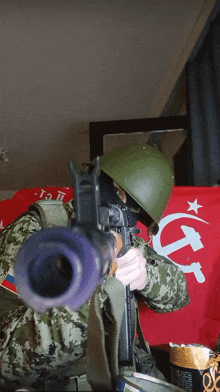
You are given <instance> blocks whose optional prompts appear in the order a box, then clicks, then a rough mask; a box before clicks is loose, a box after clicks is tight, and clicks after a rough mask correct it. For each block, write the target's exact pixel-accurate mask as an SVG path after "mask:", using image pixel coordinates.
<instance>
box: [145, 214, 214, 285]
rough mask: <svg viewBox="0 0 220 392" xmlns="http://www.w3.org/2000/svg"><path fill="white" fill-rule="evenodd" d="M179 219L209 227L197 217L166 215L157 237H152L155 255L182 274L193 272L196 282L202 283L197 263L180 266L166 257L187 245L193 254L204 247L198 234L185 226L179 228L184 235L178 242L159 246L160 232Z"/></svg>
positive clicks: (199, 267) (201, 273)
mask: <svg viewBox="0 0 220 392" xmlns="http://www.w3.org/2000/svg"><path fill="white" fill-rule="evenodd" d="M179 218H190V219H195V220H199V221H200V222H203V223H206V224H207V225H209V223H208V222H206V221H204V220H203V219H200V218H198V217H197V216H194V215H190V214H181V213H175V214H170V215H167V216H166V217H165V218H163V219H162V220H161V222H160V226H159V231H158V233H157V235H156V236H154V237H153V247H154V249H155V250H156V252H157V253H159V254H160V255H162V256H165V257H167V258H168V259H169V260H170V261H172V263H174V264H176V265H178V266H179V267H180V269H181V270H182V271H183V272H184V273H189V272H193V273H194V275H195V278H196V280H197V282H199V283H204V281H205V276H204V274H203V272H202V271H201V268H202V266H201V264H200V263H199V262H193V263H192V264H190V265H182V264H178V263H175V261H173V260H171V258H170V257H168V255H169V254H170V253H173V252H175V251H176V250H179V249H181V248H183V247H184V246H187V245H190V246H191V247H192V249H193V251H194V252H196V251H197V250H199V249H202V248H203V247H204V245H203V243H202V241H201V236H200V234H199V233H198V232H197V231H196V230H195V229H194V228H193V227H190V226H185V225H183V226H181V229H182V231H183V233H184V237H183V238H181V239H180V240H178V241H175V242H173V243H171V244H169V245H166V246H162V245H161V241H160V237H161V233H162V230H163V229H164V227H165V226H167V225H168V223H170V222H172V221H174V220H176V219H179Z"/></svg>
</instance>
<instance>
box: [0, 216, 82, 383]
mask: <svg viewBox="0 0 220 392" xmlns="http://www.w3.org/2000/svg"><path fill="white" fill-rule="evenodd" d="M39 230H41V226H40V224H39V222H38V220H37V219H36V218H35V217H33V216H32V215H30V214H24V215H22V216H21V217H19V218H18V219H16V220H15V221H14V222H13V223H11V224H10V225H8V226H7V227H6V228H5V229H4V230H3V231H2V232H0V274H1V279H4V277H5V276H6V275H7V272H8V270H9V268H11V267H13V263H14V260H15V257H16V254H17V252H18V250H19V248H20V247H21V245H22V244H23V242H24V241H25V240H26V239H27V238H29V237H30V236H31V235H33V234H34V233H35V232H37V231H39ZM88 313H89V303H86V304H85V305H83V306H82V307H81V308H80V309H79V311H77V312H72V311H71V310H70V309H69V308H68V307H64V308H60V309H58V308H53V309H50V310H49V311H48V312H46V313H44V314H41V313H38V312H35V311H34V310H33V309H31V308H28V307H27V306H26V305H25V304H24V302H23V301H22V300H21V299H20V298H19V297H17V296H16V294H14V293H11V292H9V291H8V290H6V289H5V288H3V287H0V378H1V377H3V378H4V379H5V380H7V381H9V380H10V381H11V382H13V381H14V382H19V383H21V384H22V385H27V384H28V385H29V384H32V383H35V382H39V381H40V380H45V379H50V378H52V379H53V380H54V378H55V377H57V378H59V379H62V378H63V377H68V376H70V375H73V374H75V371H77V366H78V363H79V360H81V358H82V357H83V356H84V353H85V345H86V327H87V321H88ZM80 369H81V365H80Z"/></svg>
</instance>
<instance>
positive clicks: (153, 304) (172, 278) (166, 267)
mask: <svg viewBox="0 0 220 392" xmlns="http://www.w3.org/2000/svg"><path fill="white" fill-rule="evenodd" d="M153 261H154V264H151V262H147V264H146V268H147V277H148V279H147V284H146V286H145V288H144V289H143V290H141V291H139V294H140V296H141V297H142V299H143V300H144V302H146V304H147V305H148V306H149V307H150V308H151V309H153V310H154V311H156V312H158V313H168V312H173V311H175V310H178V309H181V308H183V307H184V306H186V305H188V304H189V302H190V299H189V294H188V289H187V283H186V279H185V275H184V273H183V272H182V271H181V270H180V268H178V267H177V266H176V265H174V264H166V263H165V262H164V261H159V262H158V261H155V260H153Z"/></svg>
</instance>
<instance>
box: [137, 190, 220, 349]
mask: <svg viewBox="0 0 220 392" xmlns="http://www.w3.org/2000/svg"><path fill="white" fill-rule="evenodd" d="M190 203H191V204H190ZM219 227H220V188H219V187H213V188H212V187H174V189H173V193H172V197H171V200H170V203H169V205H168V208H167V210H166V212H165V214H164V216H163V219H162V220H161V222H160V231H159V233H158V234H157V236H155V237H154V239H153V244H152V245H153V247H154V248H155V250H156V251H157V252H158V253H159V254H162V255H164V256H167V257H169V258H170V259H171V260H172V261H174V262H175V263H177V264H178V265H179V267H182V268H184V269H186V268H187V267H188V268H189V269H191V271H194V267H195V264H193V263H200V266H201V267H200V268H198V272H197V273H196V276H195V273H194V272H187V273H185V276H186V279H187V283H188V289H189V294H190V299H191V302H190V305H188V306H186V307H185V308H183V309H181V310H178V311H176V312H172V313H167V314H157V313H155V312H153V311H151V310H150V309H149V308H148V307H147V306H146V305H144V304H140V320H141V325H142V328H143V332H144V336H145V338H146V340H148V341H149V343H150V344H151V345H164V344H165V345H167V344H168V343H169V342H173V343H177V344H181V343H185V344H188V343H198V344H203V345H205V346H208V347H211V348H212V349H215V347H216V342H217V339H218V335H219V333H220V234H219ZM184 231H185V233H184ZM141 236H142V237H143V238H145V239H147V238H148V237H147V235H146V230H143V232H142V234H141ZM184 237H186V239H185V240H183V238H184ZM180 240H182V241H180ZM177 241H178V242H177ZM187 243H188V245H187ZM170 244H172V248H173V249H172V248H171V247H169V248H168V245H170ZM180 246H182V247H180ZM172 250H173V251H172ZM169 251H172V253H168V252H169ZM196 265H197V267H198V264H196ZM184 266H185V267H184Z"/></svg>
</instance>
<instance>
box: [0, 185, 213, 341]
mask: <svg viewBox="0 0 220 392" xmlns="http://www.w3.org/2000/svg"><path fill="white" fill-rule="evenodd" d="M72 198H73V192H72V188H63V187H47V188H30V189H22V190H20V191H19V192H17V193H16V194H15V195H14V197H13V198H12V199H11V200H4V201H2V202H0V229H1V228H3V227H4V226H7V225H8V224H9V223H10V222H12V221H13V220H14V219H15V218H16V217H18V216H19V215H20V214H21V213H23V212H25V211H27V209H28V206H29V205H30V204H31V203H34V202H35V201H37V200H40V199H59V200H62V201H63V202H66V201H68V200H70V199H72ZM219 223H220V188H219V187H216V188H215V187H213V188H212V187H174V189H173V193H172V196H171V199H170V202H169V205H168V208H167V210H166V212H165V214H164V216H163V219H162V220H161V222H160V230H159V232H158V234H157V235H156V236H155V237H154V238H153V243H152V244H151V245H153V247H154V248H155V250H156V251H157V252H158V253H159V254H161V255H164V256H166V257H168V258H170V260H171V261H172V262H174V263H177V264H178V266H179V267H180V268H181V269H182V270H183V271H184V273H185V276H186V279H187V283H188V289H189V294H190V299H191V302H190V305H188V306H187V307H185V308H183V309H181V310H179V311H176V312H172V313H167V314H157V313H155V312H153V311H152V310H150V309H149V308H148V307H147V306H146V305H145V304H140V305H139V309H140V321H141V325H142V329H143V332H144V336H145V339H146V340H148V341H149V343H150V344H151V345H165V346H166V345H168V343H169V342H170V341H172V342H173V343H177V344H180V343H185V344H187V343H198V344H203V345H205V346H209V347H211V348H212V349H215V346H216V341H217V338H218V335H219V332H220V290H219V287H220V264H218V263H219V261H220V235H219V226H220V225H219ZM138 227H140V228H141V229H142V233H141V235H140V236H141V237H143V238H144V239H145V240H148V237H147V230H146V228H145V227H144V226H143V225H141V224H138Z"/></svg>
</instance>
